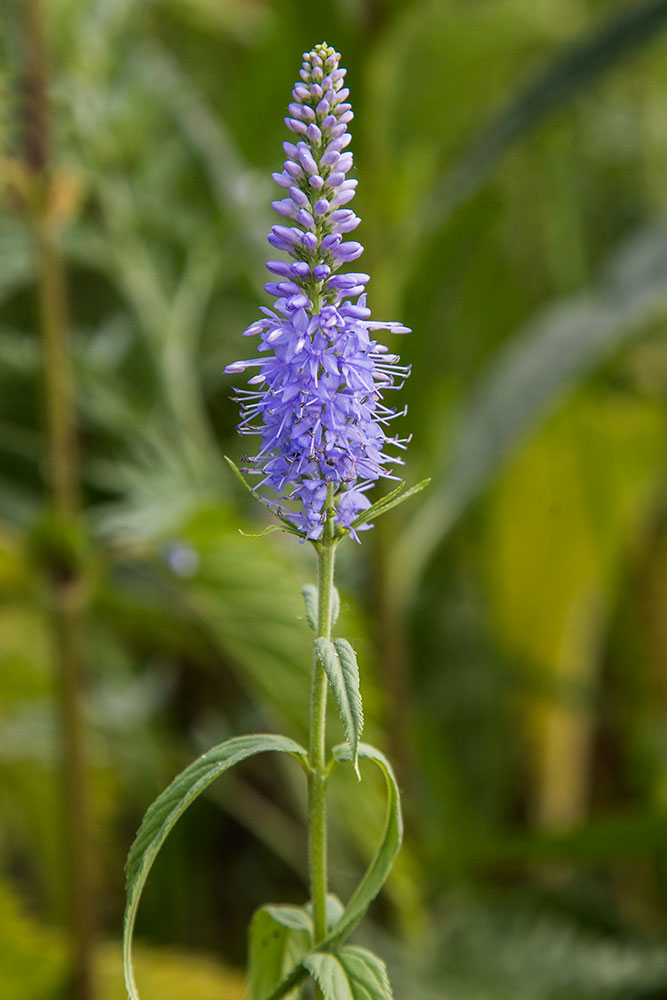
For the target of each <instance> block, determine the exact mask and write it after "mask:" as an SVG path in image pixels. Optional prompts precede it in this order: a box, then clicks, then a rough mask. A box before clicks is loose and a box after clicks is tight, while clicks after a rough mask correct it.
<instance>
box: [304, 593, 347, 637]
mask: <svg viewBox="0 0 667 1000" xmlns="http://www.w3.org/2000/svg"><path fill="white" fill-rule="evenodd" d="M301 593H302V594H303V600H304V602H305V605H306V621H307V622H308V624H309V625H310V627H311V628H312V630H313V632H317V618H318V607H317V605H318V595H317V587H316V586H315V584H313V583H307V584H305V586H303V587H302V588H301ZM339 614H340V595H339V593H338V590H337V589H336V587H333V588H332V590H331V624H332V625H335V624H336V622H337V621H338V615H339Z"/></svg>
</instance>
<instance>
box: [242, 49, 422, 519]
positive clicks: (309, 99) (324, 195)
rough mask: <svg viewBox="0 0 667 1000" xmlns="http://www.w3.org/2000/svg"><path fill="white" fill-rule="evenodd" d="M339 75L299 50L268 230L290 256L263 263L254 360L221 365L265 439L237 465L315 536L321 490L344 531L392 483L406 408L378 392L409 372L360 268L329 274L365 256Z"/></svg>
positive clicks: (336, 68) (250, 425)
mask: <svg viewBox="0 0 667 1000" xmlns="http://www.w3.org/2000/svg"><path fill="white" fill-rule="evenodd" d="M345 73H346V71H345V69H343V68H342V67H341V66H340V55H339V54H338V53H337V52H335V51H334V49H332V48H331V47H330V46H328V45H326V44H325V43H322V44H321V45H316V46H315V48H314V49H313V50H312V51H311V52H307V53H304V56H303V66H302V68H301V71H300V74H299V76H300V80H299V81H297V83H296V84H295V85H294V89H293V91H292V103H291V104H289V105H288V108H287V110H288V117H287V118H285V122H286V124H287V127H288V128H289V129H290V130H291V131H292V132H293V133H294V139H295V141H294V142H285V143H284V144H283V148H284V150H285V154H286V156H287V159H286V160H285V163H284V167H283V170H282V171H281V172H280V173H275V174H274V175H273V178H274V180H275V181H276V183H277V184H278V186H279V187H280V189H281V198H280V199H279V200H277V201H274V202H273V203H272V204H273V208H274V209H275V210H276V212H277V213H278V214H279V216H280V217H281V219H282V221H281V223H279V224H277V225H275V226H273V228H272V230H271V232H270V234H269V236H268V240H269V243H270V244H271V246H272V247H274V248H275V249H276V250H279V251H283V252H285V253H287V254H289V257H290V259H289V260H273V261H269V262H268V264H267V265H266V266H267V268H268V270H269V271H270V272H271V273H272V274H273V275H274V276H275V280H272V281H270V282H268V283H267V284H266V285H265V286H264V287H265V289H266V291H267V292H269V294H270V295H273V296H275V299H276V301H275V303H274V308H273V309H267V308H263V309H262V312H263V313H264V318H263V319H259V320H256V321H255V322H254V323H252V324H251V325H250V326H249V327H248V328H247V330H245V332H244V335H245V336H253V335H259V338H260V344H259V352H260V355H261V356H260V357H257V358H251V359H249V360H246V361H235V362H234V363H233V364H231V365H228V366H227V368H226V369H225V371H226V372H228V373H230V374H236V373H240V372H243V371H245V370H246V369H248V368H257V369H258V372H257V374H255V375H253V376H252V378H250V380H249V382H248V386H249V388H247V389H239V390H237V391H238V393H239V395H238V396H237V397H236V399H237V401H238V402H240V403H241V415H242V420H241V423H240V424H239V433H241V434H260V435H261V436H262V446H261V448H260V449H259V451H258V453H257V454H256V455H254V456H253V457H251V458H249V459H247V469H246V471H248V472H251V473H253V474H256V475H258V476H260V477H261V481H260V482H259V483H258V484H257V488H261V487H264V486H268V487H270V488H271V489H272V490H273V491H274V494H275V496H272V497H271V498H270V499H269V503H271V505H272V506H274V508H275V509H276V511H277V513H279V514H280V515H281V516H282V517H285V518H287V519H288V520H289V521H291V522H292V523H293V524H294V525H295V526H296V527H297V528H298V529H299V531H301V532H303V534H304V536H306V537H308V538H310V539H317V538H319V536H320V535H321V533H322V527H323V524H324V521H325V519H326V513H325V501H326V497H327V491H328V487H329V486H330V485H331V486H332V488H333V495H334V503H335V511H336V513H335V518H336V525H337V526H339V527H343V528H347V527H349V526H350V525H351V524H352V522H353V521H354V520H355V519H357V518H358V517H359V515H360V514H361V513H362V512H363V511H364V510H366V509H367V508H368V507H369V506H370V501H369V500H368V498H367V496H366V493H367V491H368V490H369V489H370V487H371V486H372V485H373V484H374V483H375V482H377V480H378V479H380V478H396V477H394V476H392V475H391V472H390V468H391V466H392V465H393V464H396V463H400V464H402V462H401V459H400V458H398V457H397V456H396V455H392V454H388V453H387V451H386V449H387V448H388V447H395V448H404V447H405V441H402V440H400V439H399V438H397V437H390V436H388V434H387V427H388V426H389V424H390V421H391V420H393V418H394V417H396V416H399V415H401V413H404V412H405V411H404V410H403V411H400V413H399V412H397V411H396V410H394V409H392V408H390V407H388V406H386V405H385V403H384V402H383V398H382V394H383V392H384V390H385V389H392V388H399V387H400V385H401V384H402V382H403V380H404V379H405V378H406V377H407V375H408V374H409V369H408V368H407V367H405V366H401V365H400V364H399V358H398V356H397V355H393V354H389V353H388V352H387V348H386V347H385V346H384V345H382V344H379V343H378V342H377V341H375V340H374V339H373V338H372V334H373V333H374V332H375V331H376V330H388V331H390V332H392V333H409V332H410V331H409V330H408V328H407V327H405V326H402V325H401V324H400V323H382V322H374V321H372V320H371V318H370V317H371V313H370V310H369V309H368V308H367V306H366V293H365V286H366V283H367V282H368V281H369V276H368V275H367V274H363V273H360V272H354V273H347V274H337V273H336V272H337V271H338V270H339V268H340V267H341V265H342V264H345V263H348V262H350V261H353V260H356V259H357V258H358V257H359V256H360V255H361V254H362V252H363V247H362V245H361V244H360V243H358V242H356V241H354V240H345V239H344V237H345V235H346V234H347V233H349V232H351V231H352V230H353V229H356V227H357V226H358V225H359V222H360V221H361V220H360V219H359V218H358V217H357V216H356V215H355V213H354V212H353V211H352V209H350V208H346V207H344V206H346V205H348V203H349V202H350V201H351V200H352V198H353V197H354V193H355V188H356V185H357V182H356V180H354V179H351V178H348V176H347V175H348V174H349V172H350V170H351V168H352V153H351V152H350V151H349V150H348V149H347V146H348V145H349V143H350V134H349V133H348V131H347V126H348V122H349V121H351V119H352V117H353V115H352V110H351V106H350V104H349V103H347V98H348V95H349V91H348V89H347V88H346V87H345V86H344V77H345Z"/></svg>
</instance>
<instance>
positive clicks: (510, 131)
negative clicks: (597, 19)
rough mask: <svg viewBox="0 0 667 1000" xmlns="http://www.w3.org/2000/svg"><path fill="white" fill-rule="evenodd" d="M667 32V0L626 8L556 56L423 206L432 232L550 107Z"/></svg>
mask: <svg viewBox="0 0 667 1000" xmlns="http://www.w3.org/2000/svg"><path fill="white" fill-rule="evenodd" d="M666 28H667V0H650V2H647V3H639V4H634V3H633V4H630V5H627V6H626V7H624V8H622V9H621V10H620V11H619V12H618V13H617V14H616V16H615V17H612V18H610V17H608V16H605V18H604V21H603V22H602V24H601V25H599V26H597V27H595V28H594V29H593V30H592V31H591V32H589V33H587V34H585V35H584V36H583V37H581V38H579V39H577V40H576V41H574V42H573V43H572V45H570V46H569V47H568V48H566V49H565V50H564V51H562V52H560V53H559V54H558V55H557V56H556V58H555V59H554V60H553V61H551V62H550V63H548V64H547V65H546V66H545V67H544V68H543V69H542V70H541V71H540V72H539V73H537V75H536V76H535V77H534V78H533V79H532V80H530V81H529V82H528V83H527V84H526V85H525V86H524V87H523V88H522V89H521V90H520V91H519V93H518V94H517V95H516V96H515V97H514V98H513V99H512V100H510V101H508V102H507V103H506V105H505V106H504V108H501V110H500V111H498V112H497V113H496V115H495V116H494V117H493V118H492V119H491V120H490V121H489V123H488V125H487V126H486V127H485V128H483V129H482V130H481V131H480V132H479V133H478V135H477V136H476V138H474V139H473V140H472V142H471V143H470V144H469V146H468V149H467V151H466V152H464V154H463V156H462V157H461V159H460V160H459V161H458V163H456V164H455V165H454V166H453V167H452V169H451V170H449V171H448V172H447V174H446V175H445V177H444V179H443V181H442V183H441V184H440V186H439V187H438V188H437V189H436V191H435V192H434V193H433V195H432V196H431V197H430V198H429V199H428V201H427V203H426V205H425V208H424V219H423V226H424V228H426V229H428V230H429V231H431V232H433V231H435V230H437V229H438V228H439V227H440V226H442V225H443V224H444V222H445V221H446V219H447V217H448V216H449V215H450V214H451V212H452V211H453V210H454V209H455V208H456V207H457V206H458V205H459V204H460V203H461V202H462V201H465V200H466V199H467V198H469V197H471V196H472V195H473V194H474V193H475V191H477V190H478V189H479V187H480V186H481V185H482V184H483V183H484V181H485V180H486V179H487V177H489V175H490V174H491V173H492V171H493V169H494V168H495V166H496V165H497V163H498V162H499V160H500V159H501V158H502V156H503V154H504V153H505V152H506V151H507V150H508V149H509V147H510V146H511V145H512V144H513V143H514V142H516V141H517V139H520V138H521V137H522V136H523V135H525V134H526V133H528V132H530V131H531V129H533V128H534V127H535V126H537V125H539V124H541V122H542V119H543V118H544V117H545V115H547V114H548V113H549V112H550V111H552V110H553V109H554V108H557V107H559V105H561V104H564V103H565V102H566V101H568V100H570V99H571V98H573V97H575V96H576V95H577V94H578V93H580V92H583V91H585V90H586V89H588V88H590V86H591V83H592V82H593V81H594V80H595V79H596V77H598V76H600V74H602V73H604V72H606V71H607V70H609V69H612V68H613V67H614V66H616V65H617V64H618V63H620V62H622V61H623V60H624V59H626V58H628V57H629V56H630V55H631V54H632V52H634V51H635V50H636V49H639V48H641V47H642V46H644V45H647V44H648V43H649V42H651V41H654V40H655V39H656V38H657V37H658V35H659V33H660V32H661V31H662V30H664V29H666Z"/></svg>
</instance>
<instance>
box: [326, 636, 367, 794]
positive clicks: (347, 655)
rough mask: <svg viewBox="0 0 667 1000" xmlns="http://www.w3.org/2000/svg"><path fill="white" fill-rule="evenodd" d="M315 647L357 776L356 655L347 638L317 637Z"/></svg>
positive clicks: (358, 694) (358, 707) (360, 721)
mask: <svg viewBox="0 0 667 1000" xmlns="http://www.w3.org/2000/svg"><path fill="white" fill-rule="evenodd" d="M315 648H316V650H317V655H318V657H319V660H320V663H321V664H322V666H323V667H324V671H325V673H326V675H327V678H328V680H329V685H330V687H331V690H332V692H333V696H334V701H335V702H336V706H337V708H338V714H339V715H340V717H341V719H342V722H343V727H344V729H345V735H346V737H347V742H348V745H349V747H350V751H351V753H352V761H353V763H354V769H355V771H356V772H357V775H359V765H358V763H357V747H358V745H359V737H360V736H361V731H362V729H363V728H364V712H363V707H362V704H361V692H360V690H359V666H358V664H357V656H356V653H355V652H354V650H353V649H352V646H350V644H349V642H348V641H347V640H346V639H325V638H323V637H320V638H319V639H316V640H315ZM359 776H360V775H359Z"/></svg>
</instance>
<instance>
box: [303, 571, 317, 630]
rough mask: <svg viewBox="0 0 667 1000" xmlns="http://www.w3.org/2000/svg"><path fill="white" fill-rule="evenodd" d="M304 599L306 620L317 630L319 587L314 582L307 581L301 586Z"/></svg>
mask: <svg viewBox="0 0 667 1000" xmlns="http://www.w3.org/2000/svg"><path fill="white" fill-rule="evenodd" d="M301 593H302V594H303V600H304V603H305V605H306V621H307V622H308V624H309V625H310V627H311V628H312V630H313V632H317V587H316V586H315V584H313V583H307V584H305V586H303V587H302V588H301Z"/></svg>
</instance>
